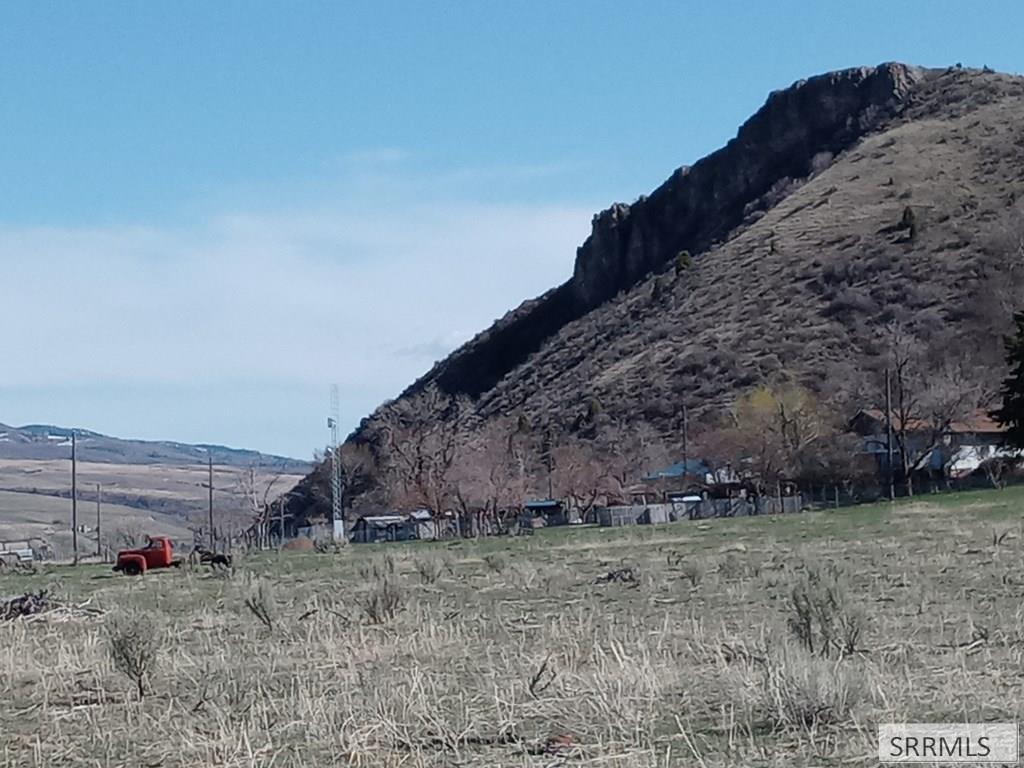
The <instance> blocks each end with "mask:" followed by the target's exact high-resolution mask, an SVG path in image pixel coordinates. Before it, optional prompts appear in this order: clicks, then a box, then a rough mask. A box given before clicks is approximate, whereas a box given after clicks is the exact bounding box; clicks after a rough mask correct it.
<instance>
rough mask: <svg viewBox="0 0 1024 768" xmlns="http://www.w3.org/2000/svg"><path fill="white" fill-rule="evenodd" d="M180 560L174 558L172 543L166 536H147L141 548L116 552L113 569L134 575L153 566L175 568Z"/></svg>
mask: <svg viewBox="0 0 1024 768" xmlns="http://www.w3.org/2000/svg"><path fill="white" fill-rule="evenodd" d="M179 565H181V561H180V560H176V559H175V558H174V544H173V543H172V542H171V539H170V538H169V537H167V536H147V537H146V546H144V547H142V548H141V549H123V550H121V551H120V552H118V553H117V564H116V565H114V570H115V571H120V572H121V573H124V574H125V575H126V576H135V575H138V574H141V573H145V572H146V571H150V570H153V569H155V568H172V567H174V568H176V567H178V566H179Z"/></svg>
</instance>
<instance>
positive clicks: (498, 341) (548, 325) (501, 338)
mask: <svg viewBox="0 0 1024 768" xmlns="http://www.w3.org/2000/svg"><path fill="white" fill-rule="evenodd" d="M924 74H925V72H924V71H923V70H921V69H919V68H916V67H910V66H906V65H903V64H883V65H881V66H879V67H874V68H859V69H850V70H844V71H841V72H833V73H830V74H826V75H821V76H818V77H813V78H811V79H809V80H803V81H800V82H798V83H796V84H794V85H793V86H791V87H790V88H787V89H785V90H781V91H776V92H774V93H772V94H771V95H770V96H769V97H768V101H767V103H766V104H765V105H764V106H763V107H762V108H761V109H760V110H759V111H758V112H757V113H756V114H755V115H754V116H753V117H751V118H750V119H749V120H748V121H747V122H746V123H744V125H743V126H742V127H741V128H740V130H739V132H738V134H737V136H736V138H735V139H733V140H732V141H730V142H729V143H728V144H727V145H726V146H725V147H723V148H722V149H721V150H719V151H717V152H715V153H713V154H711V155H709V156H707V157H706V158H704V159H702V160H700V161H699V162H697V163H696V164H695V165H694V166H692V167H682V168H679V169H678V170H676V171H675V172H674V173H673V174H672V176H671V177H670V178H669V179H668V180H667V181H665V182H664V183H663V184H662V185H661V186H660V187H658V189H656V190H655V191H654V192H653V193H651V195H650V196H649V197H644V198H641V199H640V200H638V201H636V202H635V203H633V204H631V205H626V204H623V203H616V204H614V205H612V206H611V207H610V208H608V209H607V210H604V211H602V212H601V213H599V214H597V215H596V216H595V217H594V220H593V228H592V232H591V234H590V236H589V237H588V238H587V240H586V241H585V242H584V243H583V245H582V246H581V247H580V248H579V249H578V250H577V253H576V262H575V268H574V270H573V276H572V278H571V279H570V280H569V281H568V282H567V283H565V284H564V285H562V286H559V287H558V288H556V289H553V290H552V291H549V292H548V293H547V294H545V295H543V296H541V297H539V298H538V299H535V300H532V301H528V302H526V303H524V304H523V305H522V306H520V307H519V308H518V309H516V310H514V311H512V312H510V313H509V314H508V315H506V316H505V317H503V318H502V319H500V320H498V321H497V322H496V323H495V324H494V325H493V326H492V327H491V328H489V329H488V330H487V331H485V332H483V333H481V334H480V335H478V336H477V337H476V338H474V339H473V340H471V341H470V342H469V343H467V344H466V345H465V346H463V347H462V348H460V349H458V350H456V351H455V352H454V353H453V354H452V355H451V356H450V357H448V358H447V359H446V360H444V361H442V362H440V363H438V365H437V366H435V367H434V369H433V370H431V371H430V372H429V373H428V374H427V375H426V376H424V377H423V378H421V379H420V380H419V381H417V382H416V383H415V384H413V385H412V387H410V388H409V390H407V391H406V393H403V394H409V393H411V392H415V391H417V390H419V389H421V388H422V387H424V386H426V385H427V384H429V383H435V384H437V385H438V386H439V387H440V388H441V389H442V390H443V391H445V392H448V393H450V394H466V395H469V396H471V397H477V396H478V395H480V394H481V393H483V392H486V391H487V390H489V389H491V388H492V387H493V386H494V385H495V384H496V383H497V382H498V381H500V380H501V378H502V377H503V376H505V375H506V374H507V373H508V372H509V371H511V370H513V369H514V368H515V367H517V366H518V365H520V364H521V363H522V362H523V361H524V360H526V359H527V358H528V357H529V356H530V355H531V354H532V353H534V352H536V351H537V350H538V349H539V348H540V347H541V345H542V344H543V343H544V342H545V340H547V339H549V338H550V337H551V336H553V335H554V334H555V333H557V332H558V331H559V330H560V329H561V328H563V327H564V326H565V325H566V324H567V323H569V322H571V321H573V320H576V319H578V318H580V317H582V316H583V315H584V314H586V313H587V312H589V311H590V310H592V309H594V308H595V307H598V306H600V305H601V304H602V303H604V302H606V301H608V300H609V299H611V298H612V297H614V296H615V295H616V294H618V293H620V292H621V291H623V290H626V289H629V288H630V287H632V286H633V285H635V284H636V283H637V282H639V281H641V280H642V279H644V277H645V276H646V275H648V274H650V273H651V272H658V271H661V270H663V269H664V268H665V267H666V266H667V265H668V264H670V263H671V262H672V260H673V259H674V258H675V257H676V255H677V254H678V253H680V252H681V251H688V252H689V253H691V254H692V255H694V256H697V255H699V254H701V253H703V252H704V251H706V250H707V249H708V248H709V247H710V246H711V245H712V244H714V243H715V242H716V241H719V240H721V239H724V238H725V237H726V236H728V234H729V233H730V232H731V231H733V230H734V229H735V228H736V227H737V226H738V225H739V224H740V223H741V222H742V221H743V220H744V218H745V217H748V216H749V215H750V214H751V213H752V212H753V211H756V210H757V209H764V208H768V207H770V206H771V205H773V204H775V203H777V202H778V201H779V200H780V199H781V198H782V197H783V196H784V195H785V193H786V191H787V189H789V188H790V185H791V181H792V180H793V179H800V178H804V177H806V176H808V175H809V174H810V173H811V172H812V171H814V170H815V169H816V167H817V170H820V166H821V165H823V164H827V163H828V162H829V161H830V160H831V158H832V157H834V156H835V155H837V154H839V153H840V152H842V151H843V150H845V149H846V148H848V147H849V146H851V145H852V144H853V143H854V142H855V141H857V140H858V139H859V138H861V137H863V136H864V135H865V134H867V133H868V132H870V131H871V130H873V129H874V128H876V127H877V126H878V125H879V124H880V123H881V122H882V121H883V120H885V119H887V118H889V117H891V116H892V115H893V114H894V113H896V112H897V111H898V110H899V109H900V107H901V104H902V103H903V101H904V99H905V98H906V96H907V94H908V93H909V92H910V90H911V88H912V87H913V85H914V83H916V82H918V81H919V80H920V79H921V78H922V77H923V76H924Z"/></svg>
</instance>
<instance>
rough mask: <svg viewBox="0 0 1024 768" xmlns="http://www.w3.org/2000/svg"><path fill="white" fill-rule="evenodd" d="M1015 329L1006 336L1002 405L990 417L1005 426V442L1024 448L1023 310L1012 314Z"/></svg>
mask: <svg viewBox="0 0 1024 768" xmlns="http://www.w3.org/2000/svg"><path fill="white" fill-rule="evenodd" d="M1013 320H1014V322H1015V323H1016V324H1017V331H1016V333H1015V334H1014V335H1013V336H1008V337H1007V338H1006V362H1007V364H1008V365H1009V367H1010V375H1009V376H1007V377H1006V378H1005V379H1004V380H1003V388H1002V391H1001V393H1000V394H1002V396H1003V405H1002V407H1000V408H997V409H996V410H995V411H993V412H992V418H994V419H995V420H996V421H998V422H999V423H1000V424H1001V425H1002V426H1004V427H1006V430H1007V432H1006V437H1005V440H1006V443H1007V444H1008V445H1011V446H1013V447H1015V448H1021V449H1024V312H1018V313H1017V314H1015V315H1014V316H1013Z"/></svg>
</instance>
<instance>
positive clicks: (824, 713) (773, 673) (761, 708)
mask: <svg viewBox="0 0 1024 768" xmlns="http://www.w3.org/2000/svg"><path fill="white" fill-rule="evenodd" d="M740 674H741V681H740V682H741V687H740V693H739V696H740V698H741V701H742V703H743V704H744V705H745V708H746V709H747V711H748V713H749V714H750V715H751V716H752V717H753V718H756V719H760V720H767V721H769V722H770V723H771V725H772V726H773V727H774V728H776V729H781V730H811V729H814V728H817V727H818V726H822V725H835V724H840V723H843V722H845V721H847V720H848V719H849V717H850V714H851V712H852V711H853V709H854V708H855V707H856V706H857V705H858V704H859V703H860V702H861V701H862V700H863V699H864V697H865V695H866V691H867V686H866V684H865V682H864V676H863V674H862V672H861V671H860V670H857V669H855V668H853V667H852V666H851V665H850V664H849V662H848V661H843V660H831V659H825V658H822V657H820V656H817V655H815V654H813V653H811V652H810V651H808V650H807V649H806V648H805V647H804V646H802V645H798V644H795V643H793V642H783V643H781V644H778V645H776V646H775V647H773V648H770V649H769V652H768V654H767V656H766V657H765V658H764V659H763V660H760V663H751V664H747V665H746V666H745V667H744V668H743V670H742V672H741V673H740Z"/></svg>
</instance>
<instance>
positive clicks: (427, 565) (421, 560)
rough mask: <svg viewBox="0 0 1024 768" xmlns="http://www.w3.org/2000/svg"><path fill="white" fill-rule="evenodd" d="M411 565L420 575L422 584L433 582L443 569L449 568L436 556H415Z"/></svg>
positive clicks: (439, 576)
mask: <svg viewBox="0 0 1024 768" xmlns="http://www.w3.org/2000/svg"><path fill="white" fill-rule="evenodd" d="M413 566H414V567H415V568H416V573H418V574H419V576H420V581H422V582H423V583H424V584H433V583H434V582H436V581H437V580H438V579H439V578H441V574H442V573H444V572H445V570H446V569H447V570H451V569H450V568H448V567H447V565H446V563H445V562H444V561H443V560H441V559H440V558H438V557H417V558H416V559H415V560H414V561H413Z"/></svg>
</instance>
